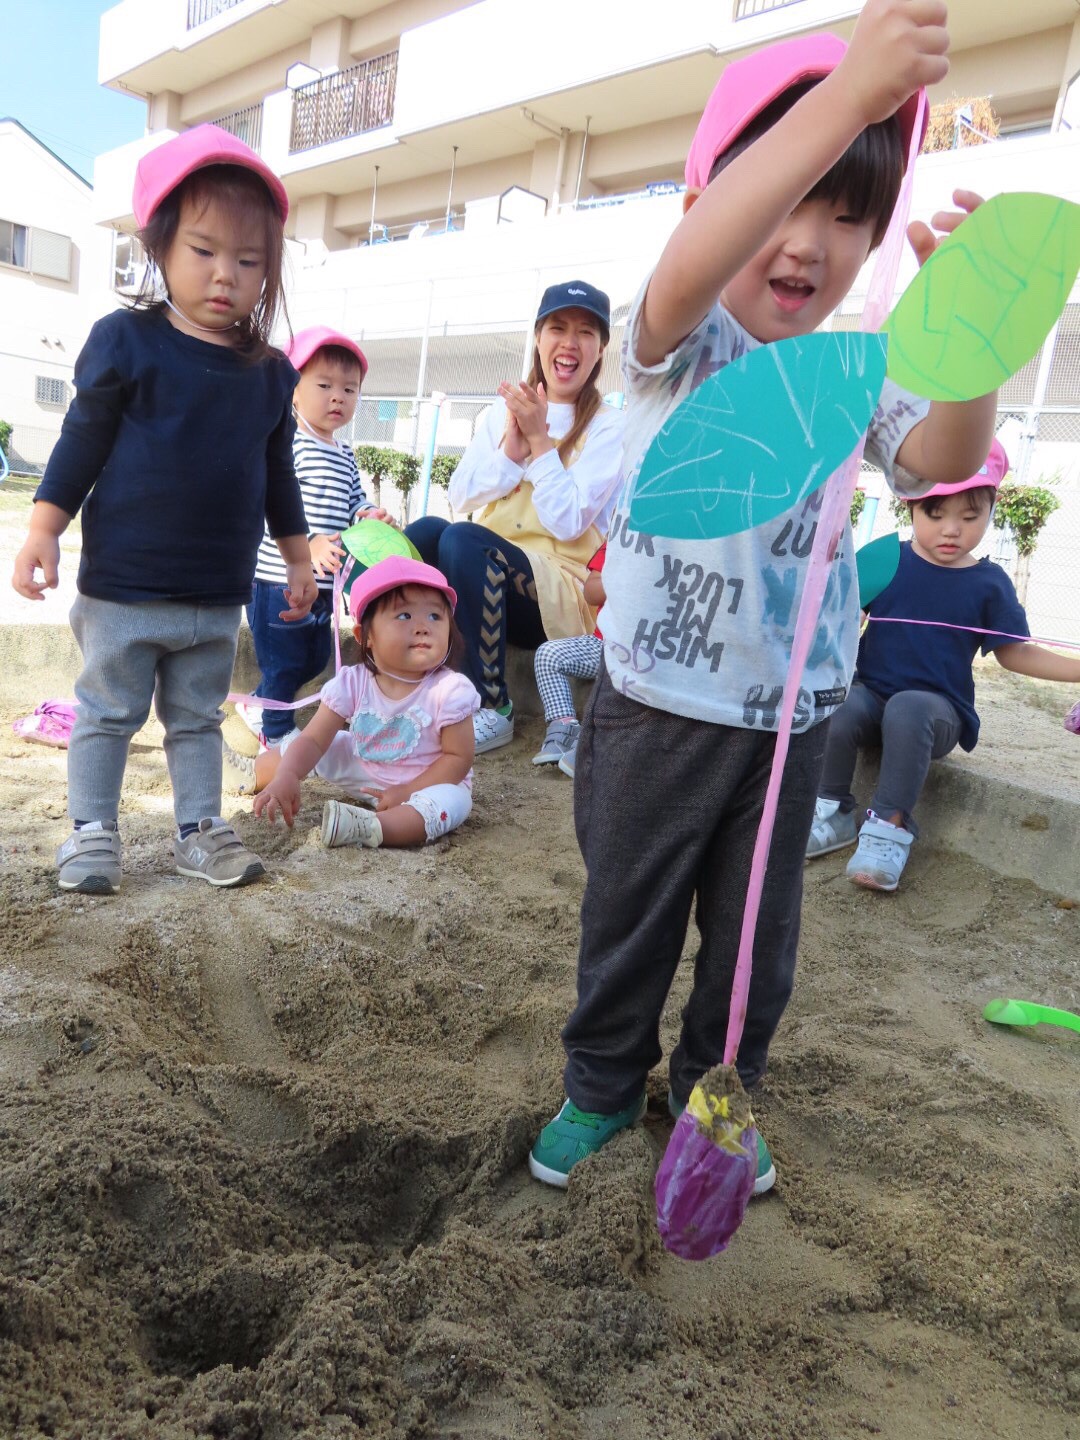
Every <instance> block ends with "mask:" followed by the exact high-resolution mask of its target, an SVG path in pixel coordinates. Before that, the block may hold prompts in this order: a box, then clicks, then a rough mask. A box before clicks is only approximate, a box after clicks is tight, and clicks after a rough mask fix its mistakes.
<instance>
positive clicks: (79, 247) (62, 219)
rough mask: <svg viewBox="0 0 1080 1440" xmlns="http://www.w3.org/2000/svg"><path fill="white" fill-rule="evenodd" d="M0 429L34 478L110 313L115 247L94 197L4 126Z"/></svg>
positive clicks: (11, 126) (16, 127) (44, 150)
mask: <svg viewBox="0 0 1080 1440" xmlns="http://www.w3.org/2000/svg"><path fill="white" fill-rule="evenodd" d="M0 175H2V176H3V177H4V179H3V187H2V189H0V420H2V421H6V422H7V424H9V425H11V426H12V427H13V428H12V434H11V439H10V441H9V444H8V446H7V449H8V450H9V451H10V454H9V456H8V458H9V460H10V462H11V464H12V466H13V467H17V468H21V469H31V470H33V469H38V468H40V466H41V465H42V464H43V462H44V460H45V459H46V458H47V456H48V455H49V453H50V451H51V450H52V447H53V444H54V442H55V440H56V436H57V435H58V434H59V433H60V425H61V422H62V420H63V418H64V412H65V411H66V409H67V406H68V403H69V401H70V398H71V394H72V387H71V376H72V371H73V369H74V365H75V357H76V355H78V353H79V347H80V346H81V345H82V342H83V340H84V339H85V338H86V332H87V330H88V329H89V328H90V326H91V325H92V324H93V322H94V321H95V320H96V319H97V318H98V317H99V316H100V315H103V314H104V313H105V312H106V311H107V310H109V309H110V308H111V307H112V306H113V305H115V304H116V297H115V295H114V293H113V291H112V288H111V280H112V252H113V245H112V241H111V237H110V236H109V234H108V233H107V232H106V231H103V230H102V229H101V227H100V226H99V225H97V224H95V218H94V215H93V213H92V203H91V196H92V191H91V188H90V186H89V185H88V184H87V182H86V181H85V180H84V179H83V178H82V176H80V175H77V174H76V173H75V171H74V170H72V169H71V168H70V167H69V166H68V165H66V164H65V163H64V162H63V161H62V160H61V159H60V158H59V157H58V156H57V155H54V154H53V152H52V151H51V150H50V149H49V148H48V146H47V145H43V144H42V143H41V141H40V140H38V139H37V138H36V136H34V135H33V134H32V133H31V132H30V131H29V130H27V129H26V128H25V127H24V126H22V125H20V124H19V122H18V121H17V120H11V119H0Z"/></svg>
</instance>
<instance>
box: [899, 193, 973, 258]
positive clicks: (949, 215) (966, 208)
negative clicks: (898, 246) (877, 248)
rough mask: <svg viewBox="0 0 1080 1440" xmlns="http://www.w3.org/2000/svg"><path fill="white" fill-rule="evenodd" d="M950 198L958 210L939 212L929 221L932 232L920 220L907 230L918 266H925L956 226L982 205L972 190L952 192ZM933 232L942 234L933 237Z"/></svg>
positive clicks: (928, 226)
mask: <svg viewBox="0 0 1080 1440" xmlns="http://www.w3.org/2000/svg"><path fill="white" fill-rule="evenodd" d="M952 198H953V204H954V205H959V206H960V209H959V210H939V211H938V212H937V214H936V215H934V216H932V217H931V220H930V225H932V226H933V227H934V229H933V230H931V228H930V225H924V224H923V223H922V221H921V220H916V221H915V222H914V223H913V224H911V225H909V226H908V228H907V237H908V240H909V242H910V244H911V248H912V249H913V250H914V251H915V258H916V259H917V260H918V262H919V264H920V266H922V265H925V264H926V262H927V260H929V259H930V256H931V255H932V254H933V253H934V251H935V250H936V249H937V247H938V246H939V245H940V244H941V242H942V241H943V240H944V239H945V238H946V236H949V235H951V234H952V232H953V231H954V230H955V229H956V228H957V226H959V225H962V224H963V222H964V221H965V220H966V219H967V217H968V216H969V215H970V214H971V212H972V211H973V210H977V209H978V208H979V206H980V205H981V204H982V203H983V197H982V196H981V195H976V194H975V191H974V190H954V191H953V197H952ZM934 230H940V231H941V232H942V233H941V234H940V235H935V234H934Z"/></svg>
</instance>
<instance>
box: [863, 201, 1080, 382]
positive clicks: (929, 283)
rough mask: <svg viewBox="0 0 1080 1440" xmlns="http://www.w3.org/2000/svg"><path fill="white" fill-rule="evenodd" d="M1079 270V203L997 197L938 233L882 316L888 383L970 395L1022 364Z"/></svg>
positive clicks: (1043, 335) (1055, 315)
mask: <svg viewBox="0 0 1080 1440" xmlns="http://www.w3.org/2000/svg"><path fill="white" fill-rule="evenodd" d="M1078 269H1080V205H1075V204H1073V203H1072V202H1071V201H1069V200H1061V199H1059V198H1058V197H1056V196H1054V195H997V196H995V197H994V198H993V199H992V200H988V201H987V202H986V204H985V205H980V206H979V208H978V209H977V210H975V211H973V212H972V213H971V215H969V216H968V218H967V219H966V220H965V221H964V222H963V224H962V225H960V226H959V227H958V228H957V229H956V230H955V231H954V232H953V233H952V234H951V235H950V236H948V237H947V239H945V240H943V241H942V243H941V244H940V245H939V246H938V248H937V249H936V250H935V251H934V253H933V254H932V255H931V256H930V259H929V260H927V262H926V264H925V265H924V266H923V267H922V269H921V270H920V271H919V273H918V275H916V277H915V279H914V280H913V281H912V282H911V284H910V285H909V286H908V288H907V290H905V291H904V294H903V295H902V296H901V297H900V302H899V304H898V305H897V307H896V309H895V310H894V311H893V313H892V315H891V316H890V318H889V320H888V322H887V324H886V326H885V332H886V334H887V335H888V336H889V365H888V373H889V378H890V380H895V381H896V383H897V384H898V385H902V386H903V387H904V388H905V389H906V390H910V391H912V392H913V393H914V394H916V395H923V396H925V397H926V398H927V399H928V400H973V399H974V398H975V397H976V396H978V395H988V394H989V393H990V392H991V391H992V390H996V389H997V388H998V386H999V385H1001V384H1003V383H1004V382H1005V381H1006V380H1008V379H1009V377H1010V376H1012V375H1015V374H1016V372H1017V371H1018V370H1020V369H1022V368H1023V367H1024V366H1025V365H1026V364H1027V362H1028V361H1029V360H1030V359H1031V358H1032V356H1033V355H1035V354H1036V353H1037V351H1038V349H1039V346H1040V345H1041V344H1042V342H1043V341H1044V340H1045V339H1046V336H1047V333H1048V332H1049V330H1050V328H1051V326H1052V325H1053V324H1054V321H1055V320H1056V319H1057V318H1058V316H1059V315H1060V314H1061V312H1062V310H1063V309H1064V308H1065V304H1066V301H1067V300H1068V298H1069V291H1070V290H1071V289H1072V286H1073V282H1074V280H1075V279H1076V273H1077V270H1078Z"/></svg>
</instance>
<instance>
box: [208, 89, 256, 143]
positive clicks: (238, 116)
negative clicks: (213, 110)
mask: <svg viewBox="0 0 1080 1440" xmlns="http://www.w3.org/2000/svg"><path fill="white" fill-rule="evenodd" d="M262 116H263V107H262V101H261V100H260V101H259V103H258V104H257V105H248V106H245V108H244V109H243V110H234V111H233V112H232V114H231V115H222V116H221V118H220V119H219V120H212V121H211V122H210V123H211V124H212V125H217V126H219V127H220V128H221V129H222V130H227V131H228V132H229V134H230V135H235V136H236V138H237V139H238V140H243V142H244V144H245V145H250V146H251V148H252V150H254V151H256V152H257V151H258V149H259V146H260V144H261V142H262Z"/></svg>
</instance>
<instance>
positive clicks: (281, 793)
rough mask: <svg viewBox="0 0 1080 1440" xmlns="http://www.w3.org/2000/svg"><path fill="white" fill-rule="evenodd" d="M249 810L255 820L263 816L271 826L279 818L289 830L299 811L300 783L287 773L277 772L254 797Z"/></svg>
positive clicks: (285, 771) (283, 771) (284, 771)
mask: <svg viewBox="0 0 1080 1440" xmlns="http://www.w3.org/2000/svg"><path fill="white" fill-rule="evenodd" d="M251 809H252V813H253V814H254V815H255V817H256V819H261V818H262V816H263V815H265V816H266V818H267V820H268V821H269V822H270V824H271V825H272V824H273V823H274V821H275V820H277V818H278V816H280V817H281V819H282V820H284V821H285V824H286V825H287V826H288V827H289V829H290V830H291V829H292V825H293V821H294V820H295V819H296V815H297V811H298V810H299V809H300V781H299V780H298V779H297V778H296V776H295V775H293V774H290V772H289V771H287V770H279V771H278V773H277V774H276V775H275V776H274V778H273V780H271V781H270V784H269V785H267V787H266V789H265V790H260V791H259V793H258V795H256V796H255V799H254V800H253V801H252V805H251Z"/></svg>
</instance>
